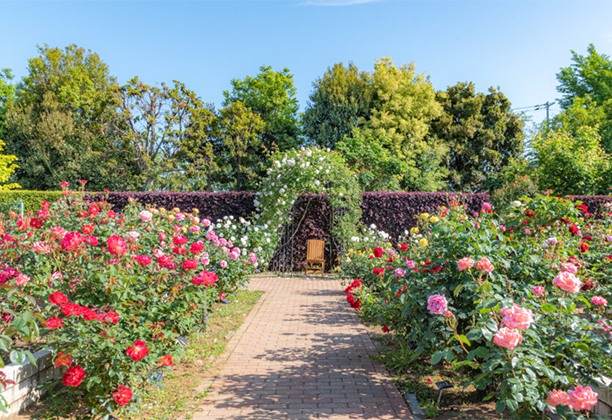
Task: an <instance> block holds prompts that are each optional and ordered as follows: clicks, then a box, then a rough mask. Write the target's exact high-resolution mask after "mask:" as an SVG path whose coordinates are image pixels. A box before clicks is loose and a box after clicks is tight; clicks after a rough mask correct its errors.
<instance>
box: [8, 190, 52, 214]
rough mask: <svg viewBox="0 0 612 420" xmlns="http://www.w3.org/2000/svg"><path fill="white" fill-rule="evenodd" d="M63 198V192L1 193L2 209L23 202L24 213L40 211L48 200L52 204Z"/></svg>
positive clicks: (16, 191) (19, 191)
mask: <svg viewBox="0 0 612 420" xmlns="http://www.w3.org/2000/svg"><path fill="white" fill-rule="evenodd" d="M61 196H62V192H61V191H27V190H14V191H1V192H0V209H1V208H4V207H5V206H7V205H10V204H13V203H15V202H18V201H23V209H24V211H38V210H40V208H41V206H42V202H43V201H45V200H47V201H48V202H50V203H52V202H54V201H57V199H58V198H60V197H61Z"/></svg>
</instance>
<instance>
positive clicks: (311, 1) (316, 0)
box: [301, 0, 382, 7]
mask: <svg viewBox="0 0 612 420" xmlns="http://www.w3.org/2000/svg"><path fill="white" fill-rule="evenodd" d="M380 1H382V0H307V1H305V2H302V3H301V4H302V5H305V6H332V7H334V6H354V5H356V4H365V3H377V2H380Z"/></svg>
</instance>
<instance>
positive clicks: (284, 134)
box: [223, 66, 300, 151]
mask: <svg viewBox="0 0 612 420" xmlns="http://www.w3.org/2000/svg"><path fill="white" fill-rule="evenodd" d="M231 85H232V90H231V91H224V92H223V96H224V97H225V99H224V100H223V106H224V107H227V106H229V105H230V104H231V103H232V102H236V101H240V102H242V103H243V104H244V106H245V107H247V108H249V109H250V110H251V111H253V112H254V113H255V114H257V115H259V117H260V118H261V119H262V120H263V122H264V128H263V131H262V133H261V142H262V144H263V145H264V146H265V148H266V149H267V150H274V149H278V150H280V151H283V150H288V149H292V148H294V147H296V146H298V145H299V144H300V138H299V136H300V130H299V125H298V109H299V106H298V100H297V98H296V89H295V87H294V86H293V74H291V73H290V72H289V69H283V70H282V71H279V72H276V71H274V70H272V67H269V66H268V67H264V66H262V67H261V68H260V69H259V74H258V75H257V76H255V77H252V76H246V77H245V78H244V79H242V80H241V79H233V80H232V81H231Z"/></svg>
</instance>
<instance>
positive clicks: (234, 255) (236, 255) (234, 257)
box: [229, 252, 240, 260]
mask: <svg viewBox="0 0 612 420" xmlns="http://www.w3.org/2000/svg"><path fill="white" fill-rule="evenodd" d="M229 256H230V258H231V259H232V260H235V259H236V258H238V257H239V256H240V254H236V253H235V252H231V253H230V254H229Z"/></svg>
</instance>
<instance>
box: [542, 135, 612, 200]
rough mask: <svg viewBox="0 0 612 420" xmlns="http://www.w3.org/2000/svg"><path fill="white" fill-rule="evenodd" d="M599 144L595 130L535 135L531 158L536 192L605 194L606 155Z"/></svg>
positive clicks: (607, 164)
mask: <svg viewBox="0 0 612 420" xmlns="http://www.w3.org/2000/svg"><path fill="white" fill-rule="evenodd" d="M600 142H601V139H600V136H599V134H598V133H597V130H596V129H594V128H592V127H587V126H584V127H582V128H580V129H578V131H577V133H576V135H570V134H569V133H568V132H567V131H563V130H560V131H550V132H548V133H547V134H546V135H538V136H537V137H536V138H535V139H534V141H533V142H532V150H531V155H532V158H533V160H534V163H535V168H536V175H537V177H538V178H539V181H538V184H539V187H540V190H548V189H550V190H552V191H553V193H554V194H558V195H566V194H597V193H607V192H608V191H607V190H608V185H607V182H605V179H606V177H607V173H609V166H610V156H609V155H608V154H607V153H606V152H605V151H604V150H603V149H602V148H601V146H600Z"/></svg>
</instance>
